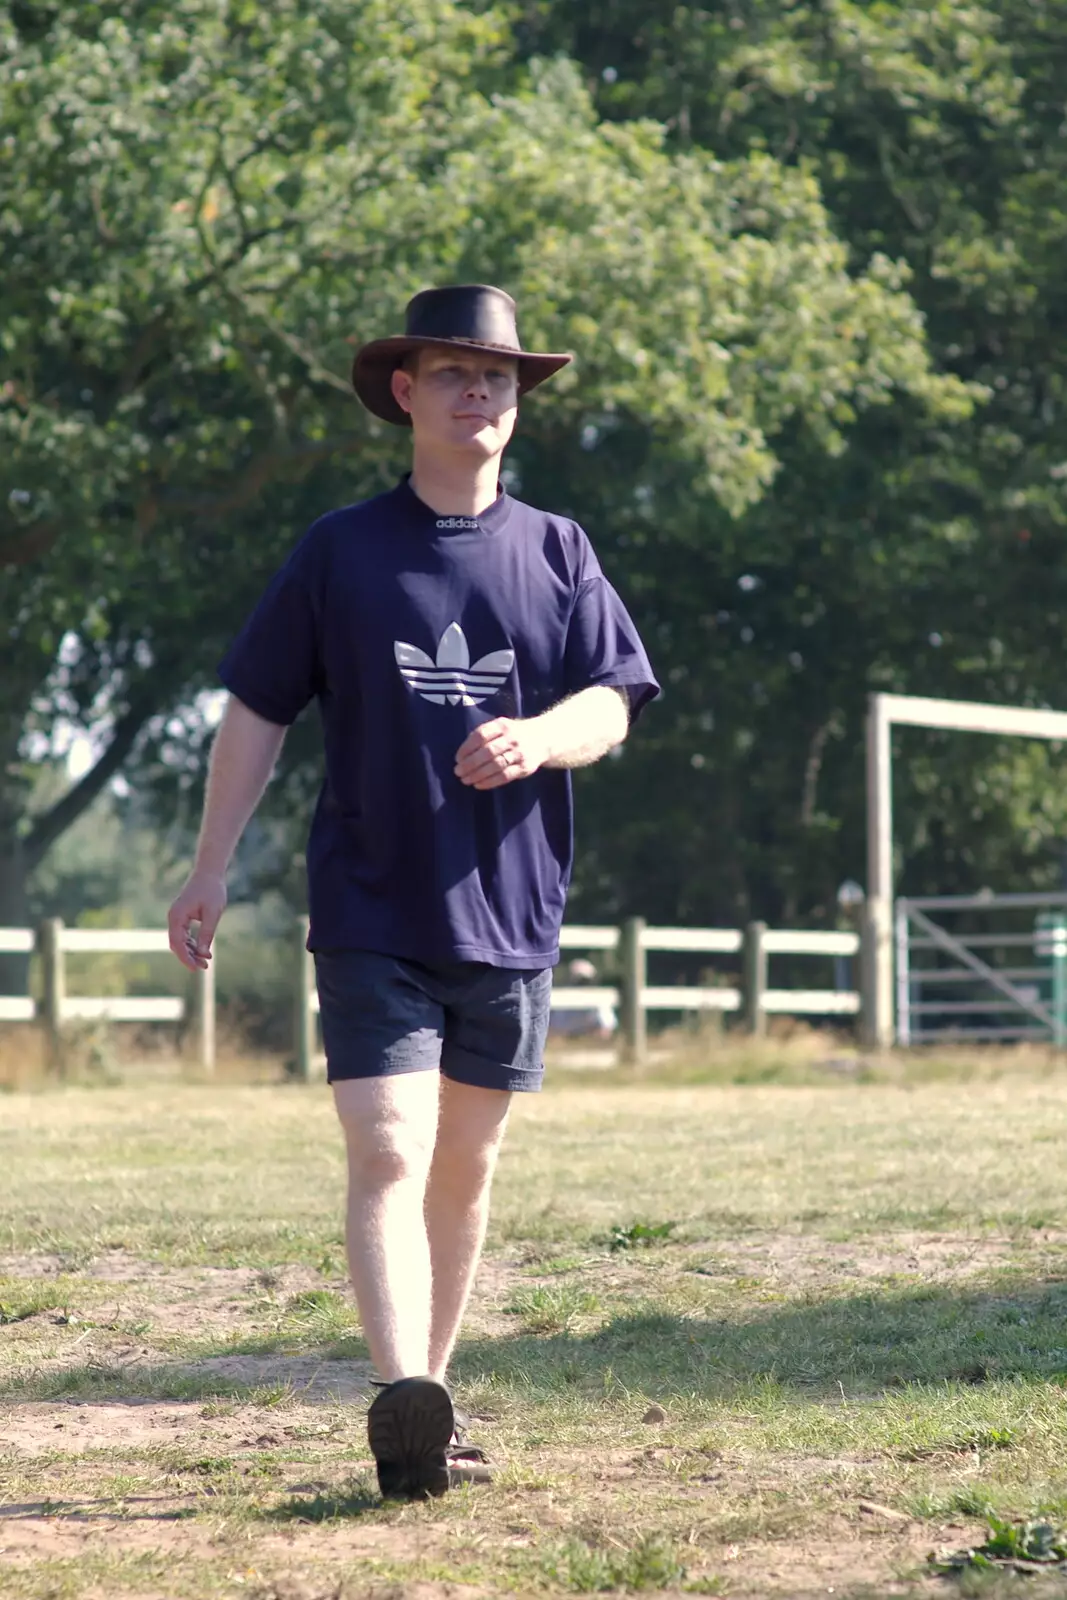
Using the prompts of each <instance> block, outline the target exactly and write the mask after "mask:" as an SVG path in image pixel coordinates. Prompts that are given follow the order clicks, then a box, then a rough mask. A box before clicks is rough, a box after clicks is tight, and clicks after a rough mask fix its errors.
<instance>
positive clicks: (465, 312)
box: [352, 283, 571, 428]
mask: <svg viewBox="0 0 1067 1600" xmlns="http://www.w3.org/2000/svg"><path fill="white" fill-rule="evenodd" d="M422 345H449V346H452V347H454V348H455V349H457V350H475V351H478V352H479V353H484V352H485V351H487V350H497V351H499V352H500V354H501V355H507V356H514V357H515V359H516V361H517V362H518V364H519V393H520V394H525V393H526V391H527V390H528V389H533V388H536V386H537V385H538V384H539V383H544V381H545V379H546V378H551V376H552V374H553V373H554V372H558V371H559V369H560V368H561V367H565V366H566V365H567V363H568V361H570V359H571V357H570V356H569V355H561V354H554V355H550V354H546V353H544V352H542V351H535V350H524V349H523V348H522V345H521V344H520V342H519V331H518V328H517V327H516V325H515V302H514V300H513V299H512V298H511V296H510V295H509V294H505V293H504V290H503V289H494V288H493V286H492V285H491V284H488V283H460V284H455V285H453V286H452V287H450V288H445V289H423V291H422V293H421V294H417V295H416V296H415V298H414V299H413V300H409V301H408V305H407V311H406V313H405V317H404V332H403V333H398V334H394V335H393V336H392V337H391V338H388V339H372V340H371V341H370V343H369V344H365V345H363V346H362V348H361V349H359V350H357V351H356V358H355V360H354V361H353V363H352V386H353V388H354V389H355V391H356V393H357V394H358V395H359V398H360V399H361V400H362V401H363V404H364V405H365V406H366V407H367V410H368V411H373V412H374V415H375V416H376V417H382V418H383V419H384V420H385V421H386V422H395V423H396V424H397V425H398V426H399V427H402V428H404V427H408V428H409V427H410V426H411V418H410V417H409V416H408V414H407V412H406V411H404V410H402V409H401V407H400V406H398V405H397V403H396V401H395V400H394V399H393V391H392V386H391V385H392V377H393V373H394V372H395V371H396V369H397V367H398V366H399V365H400V363H401V362H402V361H403V359H404V357H405V356H406V355H407V354H408V352H409V351H411V350H417V349H419V348H420V346H422Z"/></svg>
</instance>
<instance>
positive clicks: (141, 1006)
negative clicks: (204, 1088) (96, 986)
mask: <svg viewBox="0 0 1067 1600" xmlns="http://www.w3.org/2000/svg"><path fill="white" fill-rule="evenodd" d="M169 950H170V941H169V939H168V937H167V933H166V930H165V929H161V928H68V927H65V926H64V924H63V922H62V921H61V920H60V919H59V918H58V917H49V918H48V919H47V920H46V921H45V922H42V924H41V926H40V928H39V929H38V930H37V931H36V932H34V930H33V929H31V928H0V954H4V955H32V954H34V953H35V952H36V954H37V955H38V956H39V957H40V961H41V980H42V981H41V993H42V997H41V1002H40V1005H38V1003H37V1001H36V1000H34V999H33V998H32V997H31V996H29V995H0V1022H34V1021H37V1020H39V1021H40V1022H41V1023H43V1025H44V1027H45V1030H46V1031H47V1033H48V1036H49V1040H50V1042H51V1046H52V1058H53V1063H54V1065H55V1066H56V1068H57V1069H58V1070H61V1069H62V1055H63V1050H62V1046H63V1038H64V1030H65V1028H66V1026H67V1024H68V1023H71V1022H175V1023H184V1022H185V1021H186V1019H187V1018H188V1017H189V1015H190V1008H191V1010H192V1013H193V1015H192V1018H191V1020H192V1021H193V1023H194V1025H195V1029H196V1036H197V1054H198V1058H199V1061H200V1064H201V1065H202V1066H203V1067H204V1068H205V1069H206V1070H207V1071H208V1072H210V1071H212V1070H213V1069H214V1066H215V967H214V963H212V964H211V965H210V966H209V967H208V968H207V970H206V972H202V973H198V974H197V975H196V976H195V977H193V978H192V995H191V1000H190V1001H187V1000H185V999H184V998H183V997H182V996H181V995H173V994H168V995H110V994H109V995H87V994H71V993H70V992H69V989H68V985H67V956H68V955H158V954H163V953H165V952H167V951H169Z"/></svg>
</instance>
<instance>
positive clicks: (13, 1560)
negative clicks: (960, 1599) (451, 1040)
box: [0, 1064, 1067, 1600]
mask: <svg viewBox="0 0 1067 1600" xmlns="http://www.w3.org/2000/svg"><path fill="white" fill-rule="evenodd" d="M1065 1147H1067V1081H1065V1080H1063V1079H1061V1078H1060V1077H1058V1076H1053V1075H1050V1074H1049V1073H1047V1072H1046V1071H1045V1069H1044V1066H1043V1064H1040V1065H1039V1066H1038V1068H1037V1070H1031V1071H1029V1072H1027V1071H1024V1070H1022V1069H1021V1068H1019V1069H1015V1070H1012V1071H1011V1072H1010V1073H1007V1072H1005V1073H1002V1074H1001V1075H999V1076H990V1075H987V1074H986V1073H984V1072H976V1073H975V1075H974V1078H973V1081H972V1082H971V1083H970V1084H969V1086H968V1087H967V1090H966V1092H965V1093H961V1089H960V1084H959V1081H958V1079H954V1080H952V1081H934V1082H932V1083H928V1084H917V1083H909V1082H903V1083H895V1084H889V1083H879V1082H867V1083H863V1082H856V1081H854V1080H853V1079H849V1080H848V1081H844V1082H838V1081H829V1082H825V1083H823V1084H821V1085H820V1086H815V1085H805V1084H793V1085H789V1084H763V1085H753V1086H747V1087H746V1086H739V1085H736V1084H721V1085H711V1086H708V1085H705V1086H684V1085H683V1086H672V1087H663V1086H655V1087H653V1086H639V1085H630V1086H628V1087H613V1088H602V1087H596V1088H589V1087H582V1086H579V1087H569V1086H568V1087H556V1088H554V1089H553V1090H552V1091H551V1092H549V1093H547V1094H546V1095H544V1096H542V1097H540V1098H538V1099H530V1100H526V1101H522V1102H520V1103H519V1105H518V1107H517V1110H516V1115H515V1119H514V1126H513V1129H512V1133H511V1135H510V1138H509V1142H508V1145H507V1147H506V1149H505V1154H504V1157H503V1159H502V1163H501V1171H500V1177H499V1180H498V1187H497V1196H496V1211H495V1218H494V1224H493V1231H492V1236H491V1241H490V1251H489V1255H488V1257H487V1260H486V1262H485V1265H484V1269H483V1272H482V1274H481V1277H480V1280H479V1287H478V1291H477V1295H476V1300H475V1303H474V1305H473V1307H472V1313H471V1316H470V1318H469V1320H468V1326H467V1328H466V1330H465V1338H464V1341H463V1343H462V1345H461V1348H460V1351H459V1353H458V1357H457V1361H456V1367H455V1376H456V1380H457V1383H458V1386H459V1391H460V1394H461V1397H462V1399H463V1401H464V1404H465V1405H466V1407H467V1408H468V1409H469V1410H471V1411H473V1412H474V1414H475V1415H476V1417H477V1418H478V1422H477V1436H478V1437H479V1439H480V1440H482V1441H484V1442H485V1443H486V1444H487V1445H488V1446H489V1448H490V1450H491V1452H492V1454H493V1456H494V1458H495V1459H496V1460H497V1461H498V1462H499V1463H500V1470H499V1473H498V1479H497V1482H496V1484H495V1485H494V1486H493V1487H492V1488H491V1489H489V1490H487V1491H486V1490H471V1491H464V1492H462V1493H458V1494H453V1495H450V1496H448V1497H447V1498H446V1499H445V1500H444V1501H443V1502H440V1503H437V1504H434V1505H432V1506H421V1507H420V1506H412V1507H405V1508H399V1509H398V1508H395V1507H390V1508H384V1507H383V1506H382V1505H381V1503H380V1502H379V1501H378V1499H377V1497H376V1495H375V1494H374V1492H373V1474H372V1464H371V1462H370V1461H369V1458H368V1456H367V1451H366V1444H365V1435H364V1423H363V1416H364V1410H365V1404H366V1400H367V1398H368V1383H369V1377H370V1373H369V1367H368V1364H367V1359H366V1351H365V1349H364V1347H363V1345H362V1342H361V1340H360V1336H359V1330H358V1322H357V1319H356V1317H355V1313H354V1309H353V1307H352V1305H351V1302H350V1299H349V1297H348V1294H347V1290H346V1287H345V1284H344V1277H343V1253H342V1247H341V1239H340V1202H341V1195H342V1177H343V1174H342V1164H341V1151H340V1142H339V1138H338V1135H337V1132H336V1130H335V1126H334V1121H333V1113H332V1109H331V1106H330V1104H329V1100H328V1096H327V1094H326V1092H325V1091H323V1090H320V1089H302V1088H286V1087H264V1088H249V1087H226V1086H221V1085H216V1086H213V1087H210V1088H208V1087H202V1088H191V1087H181V1086H169V1087H168V1086H161V1085H159V1084H152V1085H145V1086H144V1087H142V1088H129V1087H125V1088H112V1089H97V1090H92V1091H90V1090H84V1089H68V1090H64V1091H60V1092H57V1093H54V1094H49V1095H41V1094H36V1095H11V1096H8V1097H6V1098H4V1099H0V1219H2V1226H3V1234H2V1236H0V1249H2V1250H3V1251H4V1252H5V1255H4V1259H3V1260H2V1261H0V1273H2V1274H3V1276H0V1308H2V1309H0V1319H2V1325H0V1399H2V1410H0V1594H6V1595H11V1596H13V1597H20V1600H22V1597H26V1600H29V1597H33V1600H37V1597H41V1600H43V1597H44V1596H49V1597H52V1596H62V1597H67V1596H69V1597H70V1600H83V1597H84V1600H89V1597H96V1596H98V1595H105V1594H106V1595H108V1596H110V1595H122V1594H127V1595H130V1596H136V1597H138V1600H148V1597H153V1596H160V1597H162V1596H164V1595H166V1596H170V1595H174V1596H190V1597H192V1596H236V1595H238V1594H241V1595H247V1594H256V1595H259V1596H260V1600H325V1597H326V1596H342V1597H343V1596H345V1595H348V1596H351V1597H355V1596H366V1595H375V1596H378V1597H381V1600H384V1597H385V1596H386V1595H394V1596H399V1595H403V1596H404V1597H405V1600H407V1597H408V1596H414V1597H416V1600H437V1597H443V1596H444V1595H446V1594H448V1595H451V1596H457V1595H459V1596H462V1595H464V1594H470V1595H472V1596H474V1595H499V1594H503V1593H535V1592H545V1593H591V1592H607V1591H608V1590H609V1589H613V1590H614V1591H616V1592H619V1591H622V1590H628V1591H629V1592H637V1591H645V1592H657V1593H662V1594H664V1595H678V1594H681V1593H726V1594H730V1595H733V1596H739V1597H744V1596H749V1595H751V1596H756V1595H760V1596H765V1595H781V1596H783V1597H784V1596H786V1595H789V1596H793V1595H815V1594H820V1595H823V1594H825V1593H826V1592H827V1591H828V1590H833V1591H834V1592H835V1593H836V1594H838V1595H842V1594H845V1595H852V1596H856V1597H859V1596H861V1595H866V1596H868V1597H870V1600H874V1597H876V1596H883V1595H886V1596H887V1595H890V1594H914V1595H921V1594H925V1593H930V1594H935V1593H945V1592H946V1585H947V1584H949V1583H951V1584H953V1585H955V1586H956V1589H957V1592H967V1590H968V1587H969V1586H972V1585H973V1582H974V1581H976V1580H975V1579H973V1578H972V1576H971V1575H969V1574H964V1575H963V1577H962V1579H952V1580H946V1579H943V1578H937V1577H935V1576H933V1575H932V1573H931V1572H930V1570H929V1569H928V1567H927V1565H926V1562H925V1557H926V1553H927V1552H928V1551H929V1550H930V1549H931V1548H934V1547H938V1548H942V1547H943V1548H945V1549H953V1548H960V1547H962V1546H963V1545H965V1544H967V1543H973V1542H976V1541H977V1540H978V1539H979V1538H980V1537H981V1532H982V1517H983V1514H984V1513H985V1511H986V1509H987V1508H992V1509H996V1510H998V1511H999V1512H1001V1513H1004V1514H1007V1515H1018V1516H1021V1515H1024V1514H1030V1513H1034V1512H1039V1511H1040V1512H1044V1513H1045V1514H1047V1515H1048V1516H1050V1517H1053V1518H1063V1517H1064V1516H1067V1469H1065V1468H1064V1465H1063V1463H1064V1461H1065V1459H1067V1332H1065V1329H1067V1271H1065V1262H1067V1253H1065V1245H1067V1225H1065V1216H1064V1211H1065V1202H1064V1198H1063V1197H1064V1194H1065V1192H1067V1188H1065V1182H1064V1180H1065V1178H1067V1156H1065V1154H1064V1151H1065ZM663 1224H671V1226H670V1227H664V1226H661V1225H663ZM983 1581H984V1582H986V1584H987V1588H986V1590H984V1591H983V1592H987V1593H991V1594H992V1593H995V1592H997V1589H998V1587H999V1586H1000V1585H1001V1584H1002V1582H1007V1581H1008V1580H1007V1579H1003V1580H1002V1579H1001V1578H999V1577H998V1576H997V1575H996V1574H995V1573H994V1574H993V1577H992V1585H993V1586H992V1587H991V1588H990V1587H989V1583H990V1580H989V1579H984V1580H983ZM1048 1581H1049V1582H1052V1581H1053V1580H1052V1579H1050V1580H1048ZM1049 1592H1053V1591H1049ZM1028 1593H1034V1594H1041V1593H1042V1590H1041V1589H1040V1588H1039V1587H1035V1588H1033V1589H1028Z"/></svg>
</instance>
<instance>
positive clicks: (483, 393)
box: [467, 372, 489, 400]
mask: <svg viewBox="0 0 1067 1600" xmlns="http://www.w3.org/2000/svg"><path fill="white" fill-rule="evenodd" d="M488 394H489V380H488V378H487V377H486V375H485V373H484V372H472V373H471V375H470V377H469V378H468V379H467V395H468V398H470V399H472V400H474V399H478V400H485V399H486V398H487V397H488Z"/></svg>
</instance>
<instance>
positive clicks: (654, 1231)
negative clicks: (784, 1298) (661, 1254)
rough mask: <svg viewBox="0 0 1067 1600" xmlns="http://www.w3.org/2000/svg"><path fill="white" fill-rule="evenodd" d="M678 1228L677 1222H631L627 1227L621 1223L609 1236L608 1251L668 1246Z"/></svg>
mask: <svg viewBox="0 0 1067 1600" xmlns="http://www.w3.org/2000/svg"><path fill="white" fill-rule="evenodd" d="M677 1226H678V1224H677V1223H676V1222H631V1223H630V1224H629V1225H628V1226H626V1227H624V1226H623V1225H622V1224H621V1223H619V1224H616V1226H615V1227H614V1228H612V1230H611V1232H610V1233H609V1234H608V1249H609V1250H611V1251H616V1250H634V1249H640V1248H642V1247H644V1248H646V1249H647V1248H648V1247H649V1246H650V1245H657V1244H666V1243H667V1240H668V1239H669V1238H670V1236H671V1234H672V1233H673V1232H674V1230H675V1228H676V1227H677Z"/></svg>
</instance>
